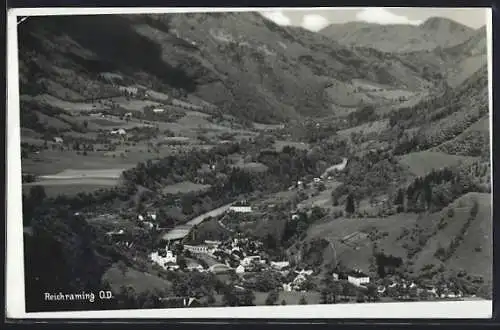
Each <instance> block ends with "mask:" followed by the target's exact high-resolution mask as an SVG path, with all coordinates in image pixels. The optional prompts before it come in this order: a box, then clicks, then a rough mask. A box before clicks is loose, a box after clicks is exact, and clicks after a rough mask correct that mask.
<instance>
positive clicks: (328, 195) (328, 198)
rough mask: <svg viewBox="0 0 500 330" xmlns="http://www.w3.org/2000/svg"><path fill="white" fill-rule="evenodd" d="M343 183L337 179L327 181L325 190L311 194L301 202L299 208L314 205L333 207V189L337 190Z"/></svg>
mask: <svg viewBox="0 0 500 330" xmlns="http://www.w3.org/2000/svg"><path fill="white" fill-rule="evenodd" d="M340 185H341V183H340V182H337V181H325V188H326V189H325V190H323V191H321V192H320V193H319V194H318V195H316V196H311V197H310V198H308V199H306V200H305V201H302V202H300V203H299V205H298V208H303V207H313V206H319V207H323V208H327V209H329V208H331V207H332V191H333V190H335V189H336V188H337V187H338V186H340Z"/></svg>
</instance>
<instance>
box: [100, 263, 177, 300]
mask: <svg viewBox="0 0 500 330" xmlns="http://www.w3.org/2000/svg"><path fill="white" fill-rule="evenodd" d="M102 279H103V281H107V282H109V283H110V285H111V289H112V290H113V292H115V293H116V292H120V288H121V287H122V286H125V287H127V286H131V287H132V288H134V290H135V292H136V293H141V292H147V291H150V290H154V289H158V290H160V291H164V290H165V289H168V288H170V287H171V285H172V284H171V283H170V282H168V281H166V280H164V279H162V278H159V277H157V276H154V275H151V274H147V273H143V272H140V271H137V270H134V269H132V268H127V270H126V271H125V272H124V273H123V272H122V270H120V269H118V268H117V267H116V265H115V266H112V267H111V268H109V269H108V271H107V272H106V273H104V275H103V277H102Z"/></svg>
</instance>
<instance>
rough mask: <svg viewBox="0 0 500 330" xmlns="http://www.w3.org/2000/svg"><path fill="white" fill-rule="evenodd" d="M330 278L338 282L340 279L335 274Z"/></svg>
mask: <svg viewBox="0 0 500 330" xmlns="http://www.w3.org/2000/svg"><path fill="white" fill-rule="evenodd" d="M332 276H333V280H335V281H338V280H339V278H340V276H339V274H337V273H335V272H334V273H333V274H332Z"/></svg>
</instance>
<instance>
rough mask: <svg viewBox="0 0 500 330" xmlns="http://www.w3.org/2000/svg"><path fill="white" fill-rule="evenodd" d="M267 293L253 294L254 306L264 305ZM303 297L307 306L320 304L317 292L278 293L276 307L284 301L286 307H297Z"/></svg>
mask: <svg viewBox="0 0 500 330" xmlns="http://www.w3.org/2000/svg"><path fill="white" fill-rule="evenodd" d="M268 295H269V293H267V292H255V301H254V302H255V305H257V306H262V305H265V304H266V299H267V296H268ZM302 297H304V298H305V299H306V301H307V304H308V305H316V304H319V303H320V298H321V297H320V293H319V292H314V291H310V292H296V291H290V292H288V291H280V292H279V298H278V301H277V302H276V304H277V305H280V304H281V301H282V300H284V301H285V302H286V304H287V305H298V304H299V301H300V298H302Z"/></svg>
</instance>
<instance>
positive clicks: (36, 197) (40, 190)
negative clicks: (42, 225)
mask: <svg viewBox="0 0 500 330" xmlns="http://www.w3.org/2000/svg"><path fill="white" fill-rule="evenodd" d="M45 197H47V194H46V193H45V188H44V187H43V186H33V187H31V188H30V199H31V200H32V201H35V202H39V203H40V202H42V201H43V200H44V199H45Z"/></svg>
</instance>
